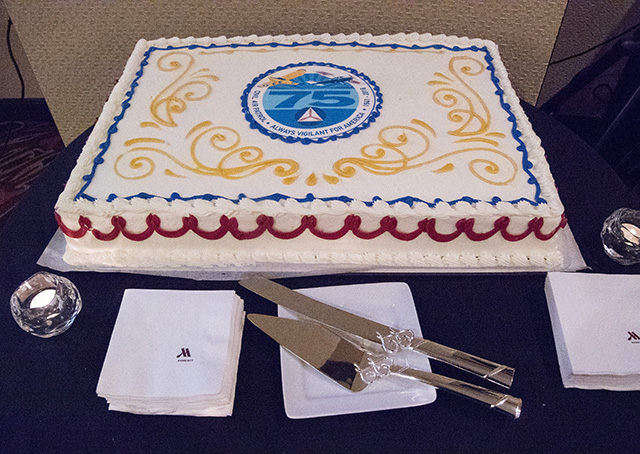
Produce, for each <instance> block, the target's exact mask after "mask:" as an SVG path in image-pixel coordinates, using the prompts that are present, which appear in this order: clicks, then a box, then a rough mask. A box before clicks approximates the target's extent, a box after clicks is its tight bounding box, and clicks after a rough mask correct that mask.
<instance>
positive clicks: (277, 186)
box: [59, 34, 562, 212]
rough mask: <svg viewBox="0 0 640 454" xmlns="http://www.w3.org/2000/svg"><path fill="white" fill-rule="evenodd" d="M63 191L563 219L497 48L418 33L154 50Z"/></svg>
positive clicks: (206, 42) (153, 45)
mask: <svg viewBox="0 0 640 454" xmlns="http://www.w3.org/2000/svg"><path fill="white" fill-rule="evenodd" d="M125 183H126V184H125ZM65 193H66V196H67V197H66V200H67V202H68V201H71V200H73V201H79V200H85V201H90V202H109V203H111V202H119V201H123V200H124V201H130V202H131V203H142V202H143V201H149V200H162V201H166V202H175V201H187V202H192V201H202V200H204V201H215V202H220V201H225V203H227V202H232V203H241V202H242V201H243V200H244V201H246V200H249V201H252V202H255V203H262V202H264V201H271V202H274V201H275V202H278V203H280V202H282V201H295V202H298V203H306V202H314V203H318V202H322V203H325V204H327V203H328V204H331V203H333V204H335V203H356V202H357V203H361V204H364V205H365V206H374V205H376V204H380V203H384V204H386V205H390V206H395V205H398V204H404V205H405V206H409V207H416V206H424V207H429V208H431V207H434V206H439V205H443V204H444V205H448V206H449V207H452V206H456V205H458V206H460V205H465V206H467V205H468V206H474V207H476V208H477V207H478V206H481V205H489V206H493V207H495V206H504V205H505V204H508V205H512V206H516V205H517V206H519V207H523V206H524V207H526V208H527V209H541V207H544V209H551V210H552V211H554V212H557V211H561V210H562V207H561V204H560V202H559V199H558V198H557V193H556V192H555V189H554V184H553V180H552V178H551V175H550V173H549V169H548V166H547V164H546V160H545V158H544V152H543V150H542V148H541V147H540V141H539V139H538V138H537V136H535V134H534V133H533V131H532V129H531V126H530V124H529V122H528V120H527V118H526V117H525V115H524V113H523V112H522V109H521V107H520V105H519V103H518V98H517V97H516V95H515V93H514V92H513V89H512V88H511V86H510V84H509V81H508V77H507V73H506V70H505V69H504V66H503V64H502V62H501V61H500V58H499V55H498V53H497V48H496V46H495V45H494V44H493V43H492V42H490V41H484V40H470V39H466V38H452V37H444V36H439V37H433V36H431V35H417V34H414V35H395V36H380V37H373V36H370V35H349V36H344V35H340V36H329V35H321V36H314V35H307V36H292V37H284V36H281V37H255V36H254V37H247V38H234V39H226V38H215V39H211V38H203V39H194V38H189V39H177V38H173V39H169V40H166V39H161V40H156V41H140V42H139V43H138V45H137V46H136V49H135V51H134V52H133V54H132V56H131V58H130V59H129V62H128V63H127V67H126V69H125V72H124V74H123V76H122V78H121V79H120V81H119V82H118V84H117V85H116V87H115V89H114V91H113V93H112V95H111V97H110V99H109V101H108V102H107V105H106V106H105V109H104V111H103V114H102V115H101V117H100V118H99V120H98V123H97V125H96V127H95V128H94V131H93V133H92V135H91V137H90V139H89V141H88V143H87V146H86V147H85V151H84V152H83V156H81V158H80V161H79V165H78V166H77V167H76V169H75V170H74V175H72V178H71V179H70V182H69V184H68V185H67V189H66V190H65ZM64 195H65V194H63V196H64ZM63 198H64V197H61V201H62V200H63ZM63 203H65V202H63ZM59 204H60V203H59Z"/></svg>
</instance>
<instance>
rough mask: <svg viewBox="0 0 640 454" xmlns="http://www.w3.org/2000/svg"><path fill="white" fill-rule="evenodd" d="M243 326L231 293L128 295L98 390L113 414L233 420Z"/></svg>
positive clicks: (239, 302)
mask: <svg viewBox="0 0 640 454" xmlns="http://www.w3.org/2000/svg"><path fill="white" fill-rule="evenodd" d="M243 326H244V303H243V301H242V299H240V297H238V296H237V295H236V293H235V292H233V291H177V290H138V289H129V290H126V291H125V293H124V297H123V299H122V305H121V306H120V312H119V313H118V318H117V320H116V324H115V327H114V329H113V334H112V336H111V341H110V343H109V348H108V350H107V355H106V357H105V360H104V365H103V367H102V372H101V374H100V379H99V380H98V387H97V389H96V392H97V393H98V395H99V396H101V397H104V398H105V399H107V402H108V403H109V409H110V410H116V411H124V412H129V413H138V414H169V415H190V416H230V415H231V413H232V411H233V402H234V397H235V387H236V376H237V370H238V358H239V355H240V344H241V338H242V329H243Z"/></svg>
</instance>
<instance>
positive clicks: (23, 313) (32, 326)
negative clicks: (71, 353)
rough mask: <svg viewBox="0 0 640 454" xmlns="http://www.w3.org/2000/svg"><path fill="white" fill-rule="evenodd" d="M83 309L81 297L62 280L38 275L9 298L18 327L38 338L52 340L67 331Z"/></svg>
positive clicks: (21, 285)
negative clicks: (51, 338) (49, 338)
mask: <svg viewBox="0 0 640 454" xmlns="http://www.w3.org/2000/svg"><path fill="white" fill-rule="evenodd" d="M80 309H82V300H81V298H80V293H78V289H77V288H76V286H75V285H73V283H72V282H71V281H70V280H69V279H66V278H64V277H62V276H57V275H55V274H51V273H47V272H44V271H40V272H38V273H36V274H34V275H33V276H31V277H30V278H29V279H27V280H26V281H24V282H23V283H22V284H20V286H19V287H18V288H17V289H16V291H15V292H13V294H12V295H11V314H12V315H13V318H14V319H15V320H16V322H17V323H18V326H20V328H22V329H23V330H25V331H26V332H28V333H31V334H33V335H34V336H38V337H53V336H57V335H58V334H62V333H64V332H65V331H66V330H68V329H69V327H70V326H71V324H72V323H73V321H74V320H75V318H76V316H77V315H78V313H79V312H80Z"/></svg>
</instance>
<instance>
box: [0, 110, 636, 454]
mask: <svg viewBox="0 0 640 454" xmlns="http://www.w3.org/2000/svg"><path fill="white" fill-rule="evenodd" d="M525 110H526V112H527V114H528V115H529V117H530V119H531V121H532V123H533V125H534V129H535V130H536V132H537V133H538V135H539V136H540V137H541V138H542V142H543V146H544V147H545V149H546V150H547V155H548V160H549V162H550V165H551V168H552V172H553V174H554V176H555V179H556V183H557V186H558V190H559V192H560V197H561V198H562V200H563V202H564V204H565V207H566V213H567V217H568V219H569V223H570V226H571V228H572V231H573V233H574V235H575V238H576V240H577V242H578V244H579V246H580V248H581V251H582V253H583V256H584V258H585V260H586V262H587V264H588V265H589V266H590V267H591V270H589V271H588V272H599V273H638V272H640V266H631V267H623V266H620V265H617V264H615V263H613V262H612V261H611V260H609V259H608V258H607V257H606V256H605V254H604V252H603V250H602V247H601V244H600V239H599V231H600V227H601V225H602V221H603V220H604V219H605V218H606V217H607V216H608V215H609V214H610V213H611V212H612V211H613V210H615V209H616V208H619V207H622V206H630V207H634V208H640V205H639V204H638V202H637V201H636V200H631V198H630V196H629V195H628V194H627V192H626V190H625V187H624V186H623V184H622V183H621V181H620V180H619V179H618V178H617V177H616V175H615V174H614V173H613V171H612V170H611V169H610V168H609V167H608V166H607V165H606V164H605V162H604V161H603V160H602V159H601V158H600V157H599V156H598V155H597V154H595V153H594V152H593V150H591V149H590V148H589V147H588V146H587V145H586V144H585V143H584V142H582V141H581V140H580V139H579V138H577V137H576V136H575V135H573V134H572V133H571V132H569V131H568V130H567V129H565V128H564V127H562V126H561V125H560V124H559V123H557V122H556V121H555V120H554V119H552V118H550V117H548V116H547V115H546V114H543V113H541V112H540V111H538V110H536V109H535V108H532V107H531V106H527V105H525ZM87 136H88V131H87V132H86V133H84V134H82V135H81V136H80V137H78V139H77V140H76V141H74V142H73V143H72V144H71V145H70V146H69V147H68V149H67V150H66V151H65V152H64V153H63V154H62V155H61V156H60V158H59V159H57V161H55V162H54V163H53V164H52V165H51V166H50V167H49V168H48V169H47V170H46V171H45V174H44V175H43V176H42V177H41V178H40V179H39V180H38V181H37V182H36V184H34V186H33V188H32V189H31V190H30V192H29V194H28V196H27V199H26V200H24V202H23V203H22V204H21V205H20V206H19V207H18V208H17V209H16V210H15V212H14V213H13V215H12V217H11V218H10V219H9V221H8V222H7V224H6V225H5V228H4V231H3V233H2V235H1V237H0V251H1V257H2V262H3V263H2V273H1V275H0V292H1V293H0V301H4V305H3V309H2V310H1V311H0V352H1V356H0V358H1V359H2V364H1V366H0V419H1V423H0V427H1V429H0V433H1V435H0V452H7V453H17V452H36V451H48V452H65V453H71V452H305V453H306V452H403V451H404V452H422V451H424V452H427V451H433V452H442V451H470V452H478V451H506V452H515V451H524V452H532V451H537V452H549V451H557V450H563V451H565V450H566V451H579V452H585V451H600V452H602V451H614V450H619V451H621V452H631V451H636V450H637V449H638V448H637V442H636V441H635V438H636V437H635V433H636V431H637V429H638V427H639V423H640V393H638V392H610V391H585V390H576V389H565V388H564V387H563V386H562V382H561V379H560V373H559V367H558V361H557V357H556V351H555V346H554V343H553V337H552V330H551V324H550V319H549V314H548V310H547V304H546V300H545V295H544V291H543V285H544V279H545V275H544V273H528V274H455V275H432V274H419V275H358V274H351V275H349V274H343V275H332V276H319V277H305V278H295V279H282V280H281V281H280V282H282V283H284V284H285V285H288V286H290V287H293V288H302V287H313V286H322V285H340V284H354V283H364V282H379V281H383V282H393V281H402V282H406V283H408V284H409V286H410V288H411V290H412V293H413V296H414V299H415V303H416V307H417V311H418V316H419V318H420V322H421V326H422V331H423V333H424V334H425V336H426V337H429V338H431V339H433V340H436V341H438V342H441V343H443V344H445V345H450V346H453V347H457V348H460V349H462V350H465V351H468V352H471V353H476V354H478V355H480V356H483V357H486V358H490V359H493V360H495V361H497V362H500V363H502V364H509V365H512V366H514V367H515V368H516V371H517V372H516V376H515V382H514V385H513V387H512V389H511V393H512V394H514V395H516V396H518V397H521V398H522V399H523V400H524V406H523V413H522V416H521V417H520V419H518V420H513V419H510V418H509V417H506V416H503V415H502V414H498V413H497V412H492V411H490V410H488V409H487V408H485V407H483V406H480V405H478V404H475V403H473V402H470V401H468V400H465V399H462V398H459V397H456V396H453V395H450V394H447V393H444V392H439V393H438V398H437V400H436V401H435V402H434V403H433V404H430V405H427V406H421V407H414V408H408V409H398V410H388V411H381V412H372V413H363V414H356V415H343V416H333V417H324V418H314V419H300V420H292V419H288V418H287V417H286V415H285V413H284V407H283V398H282V388H281V377H280V365H279V355H278V347H277V345H276V344H275V343H274V342H272V341H270V340H268V339H267V338H266V336H265V335H263V334H262V333H261V332H260V331H259V330H258V329H257V328H255V327H254V326H252V325H251V324H250V323H248V324H247V325H246V326H245V331H244V336H243V347H242V353H241V356H240V364H239V369H238V383H237V390H236V400H235V409H234V412H233V416H232V417H228V418H196V417H177V416H139V415H133V414H127V413H119V412H110V411H108V410H107V404H106V402H105V401H104V399H102V398H99V397H97V396H96V394H95V388H96V384H97V381H98V377H99V374H100V370H101V367H102V363H103V360H104V356H105V353H106V350H107V346H108V344H109V339H110V336H111V332H112V330H113V325H114V322H115V319H116V316H117V314H118V309H119V306H120V301H121V299H122V294H123V292H124V290H125V289H126V288H167V289H207V290H217V289H233V290H236V291H237V292H238V293H239V294H240V295H241V296H242V297H243V299H244V300H245V307H246V310H247V312H261V313H268V314H275V312H276V307H275V305H273V304H269V303H266V302H264V301H263V300H261V299H260V298H258V297H257V296H255V295H253V294H251V293H249V292H247V291H245V290H243V289H242V288H240V287H239V286H238V285H237V283H236V282H207V281H205V282H198V281H191V280H186V279H177V278H161V277H154V276H139V275H133V274H124V273H122V274H121V273H92V272H77V273H76V272H74V273H66V274H65V275H66V276H67V277H68V278H70V279H71V280H72V281H73V282H74V283H75V284H76V285H77V287H78V288H79V290H80V293H81V295H82V298H83V301H84V306H83V309H82V312H81V313H80V315H79V316H78V318H77V320H76V322H75V324H74V325H73V326H72V328H71V329H70V330H69V331H67V332H66V333H64V334H62V335H60V336H58V337H54V338H51V339H40V338H36V337H34V336H31V335H29V334H27V333H25V332H24V331H22V330H21V329H20V328H19V327H18V326H17V324H15V322H14V321H13V319H12V317H11V313H10V310H9V297H10V295H11V292H12V291H13V290H14V289H15V287H17V286H18V284H20V282H22V281H23V280H24V279H26V278H27V277H29V276H30V275H31V274H32V273H34V272H36V271H38V269H39V267H38V266H37V265H36V261H37V259H38V257H39V255H40V253H41V252H42V251H43V250H44V248H45V247H46V245H47V243H48V241H49V239H50V238H51V236H52V235H53V234H54V232H55V231H56V224H55V221H54V218H53V206H54V204H55V201H56V199H57V197H58V194H59V193H60V192H61V191H62V189H63V185H64V182H65V181H66V179H67V177H68V174H69V172H70V170H71V168H72V167H73V164H74V162H75V160H76V158H77V155H78V153H79V152H80V150H81V148H82V146H83V144H84V142H85V140H86V138H87ZM603 304H606V302H603ZM625 329H626V328H625ZM132 348H135V346H132ZM432 365H433V369H434V371H436V372H438V373H442V374H445V375H449V376H454V377H458V378H461V379H464V380H467V381H472V382H476V383H479V382H480V380H476V379H475V378H474V377H472V376H470V375H467V374H464V373H463V372H460V371H457V370H455V369H453V368H451V367H448V366H445V365H443V364H440V363H437V362H433V363H432Z"/></svg>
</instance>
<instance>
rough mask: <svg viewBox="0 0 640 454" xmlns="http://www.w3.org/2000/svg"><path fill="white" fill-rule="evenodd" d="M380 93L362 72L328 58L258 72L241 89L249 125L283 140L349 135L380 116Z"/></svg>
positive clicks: (319, 138) (302, 140)
mask: <svg viewBox="0 0 640 454" xmlns="http://www.w3.org/2000/svg"><path fill="white" fill-rule="evenodd" d="M381 105H382V96H381V94H380V90H379V89H378V86H377V85H376V84H375V82H373V81H372V80H371V79H369V78H368V77H367V76H366V75H364V74H362V73H360V72H358V71H356V70H354V69H352V68H348V67H346V66H338V65H334V64H331V63H321V62H306V63H293V64H290V65H287V66H281V67H278V68H276V69H273V70H270V71H267V72H266V73H264V74H261V75H260V76H258V77H256V78H255V79H254V80H253V81H252V82H251V83H250V84H249V85H248V86H247V88H246V89H245V91H244V93H243V94H242V108H243V112H244V114H245V117H246V119H247V120H248V121H249V122H250V123H251V127H253V128H256V129H258V130H259V131H260V132H262V133H263V134H266V135H268V136H269V137H271V138H273V139H281V140H283V141H285V142H289V143H291V142H301V143H305V144H308V143H312V142H316V143H322V142H326V141H328V140H335V139H338V138H343V137H349V136H350V135H352V134H356V133H357V132H359V131H360V130H362V129H364V128H366V127H368V126H369V124H370V123H371V122H372V121H375V119H376V117H377V116H378V115H379V111H380V107H381Z"/></svg>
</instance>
